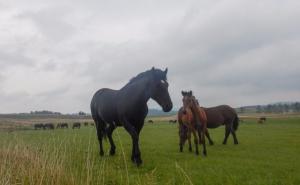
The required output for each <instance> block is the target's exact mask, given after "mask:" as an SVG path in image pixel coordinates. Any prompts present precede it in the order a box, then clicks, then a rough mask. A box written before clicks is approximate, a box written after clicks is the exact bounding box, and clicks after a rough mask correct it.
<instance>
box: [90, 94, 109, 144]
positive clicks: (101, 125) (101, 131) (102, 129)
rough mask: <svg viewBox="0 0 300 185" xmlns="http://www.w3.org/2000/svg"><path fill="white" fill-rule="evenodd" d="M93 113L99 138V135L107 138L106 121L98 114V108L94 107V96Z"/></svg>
mask: <svg viewBox="0 0 300 185" xmlns="http://www.w3.org/2000/svg"><path fill="white" fill-rule="evenodd" d="M91 113H92V118H93V120H94V122H95V125H96V130H97V135H98V138H99V136H101V137H102V138H104V139H105V140H106V138H107V133H106V123H105V122H104V121H103V120H102V119H101V117H100V116H99V115H98V113H97V111H96V108H95V107H94V97H93V99H92V102H91Z"/></svg>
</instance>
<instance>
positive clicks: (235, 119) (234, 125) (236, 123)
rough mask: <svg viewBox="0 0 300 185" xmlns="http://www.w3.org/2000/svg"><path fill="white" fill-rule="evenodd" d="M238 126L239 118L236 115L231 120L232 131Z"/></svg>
mask: <svg viewBox="0 0 300 185" xmlns="http://www.w3.org/2000/svg"><path fill="white" fill-rule="evenodd" d="M238 126H239V117H238V115H237V114H236V115H235V118H234V120H233V129H234V131H236V130H237V129H238Z"/></svg>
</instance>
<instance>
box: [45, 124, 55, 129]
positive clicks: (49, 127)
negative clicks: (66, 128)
mask: <svg viewBox="0 0 300 185" xmlns="http://www.w3.org/2000/svg"><path fill="white" fill-rule="evenodd" d="M44 129H49V130H53V129H54V124H53V123H46V124H45V125H44Z"/></svg>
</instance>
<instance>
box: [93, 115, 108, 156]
mask: <svg viewBox="0 0 300 185" xmlns="http://www.w3.org/2000/svg"><path fill="white" fill-rule="evenodd" d="M94 121H95V124H96V130H97V136H98V141H99V149H100V152H99V154H100V156H103V155H104V150H103V144H102V140H103V137H105V134H106V133H105V127H106V123H105V122H104V121H103V120H102V119H96V120H94Z"/></svg>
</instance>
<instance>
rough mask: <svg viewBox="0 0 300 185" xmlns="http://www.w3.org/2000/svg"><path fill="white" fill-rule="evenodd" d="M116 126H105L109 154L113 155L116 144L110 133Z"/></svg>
mask: <svg viewBox="0 0 300 185" xmlns="http://www.w3.org/2000/svg"><path fill="white" fill-rule="evenodd" d="M115 128H116V126H115V125H114V124H110V125H109V127H108V128H107V137H108V140H109V143H110V151H109V155H115V153H116V145H115V143H114V141H113V139H112V133H113V131H114V130H115Z"/></svg>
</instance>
